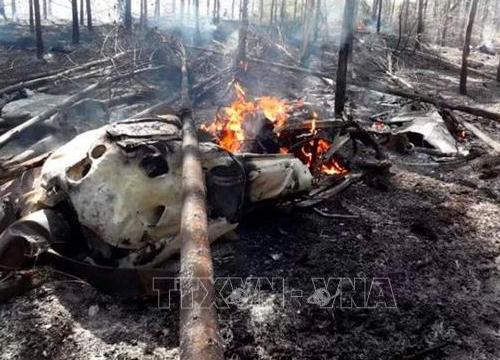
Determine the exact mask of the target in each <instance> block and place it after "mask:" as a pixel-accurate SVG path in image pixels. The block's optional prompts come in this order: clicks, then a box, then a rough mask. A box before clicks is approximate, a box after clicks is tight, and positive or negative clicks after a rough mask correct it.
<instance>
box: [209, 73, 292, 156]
mask: <svg viewBox="0 0 500 360" xmlns="http://www.w3.org/2000/svg"><path fill="white" fill-rule="evenodd" d="M234 90H235V92H236V97H237V99H236V100H235V101H234V102H233V103H232V104H231V106H229V107H226V108H224V109H223V111H222V113H219V114H217V116H216V118H215V121H214V122H213V123H212V124H210V125H206V124H203V125H202V126H201V128H202V129H203V130H205V131H208V132H209V133H211V134H214V135H215V136H217V138H218V143H219V145H220V146H222V147H223V148H224V149H226V150H228V151H231V152H238V151H239V150H240V149H241V146H242V143H243V142H245V141H247V140H251V139H247V134H246V132H245V129H244V127H243V124H244V123H245V121H247V120H249V119H250V117H251V116H252V115H255V114H256V113H257V112H259V111H262V113H263V114H264V116H265V117H266V118H267V119H268V120H270V121H271V122H272V123H274V124H275V127H280V126H283V125H284V124H285V123H286V121H287V119H288V116H289V115H288V112H289V111H290V106H289V105H288V102H287V101H286V100H280V99H278V98H276V97H273V96H264V97H261V98H258V99H257V100H255V101H249V100H247V99H246V92H245V90H244V89H243V87H242V86H241V85H240V84H239V83H238V82H235V84H234Z"/></svg>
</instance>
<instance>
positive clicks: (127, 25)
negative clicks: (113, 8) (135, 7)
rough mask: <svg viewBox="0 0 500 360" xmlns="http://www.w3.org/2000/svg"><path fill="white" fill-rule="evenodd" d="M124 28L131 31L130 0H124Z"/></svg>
mask: <svg viewBox="0 0 500 360" xmlns="http://www.w3.org/2000/svg"><path fill="white" fill-rule="evenodd" d="M124 20H125V29H126V30H127V31H128V32H132V0H125V19H124Z"/></svg>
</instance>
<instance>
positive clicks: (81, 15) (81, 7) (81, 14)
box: [80, 0, 85, 26]
mask: <svg viewBox="0 0 500 360" xmlns="http://www.w3.org/2000/svg"><path fill="white" fill-rule="evenodd" d="M84 1H85V0H80V25H81V26H83V25H85V12H84V10H85V8H84Z"/></svg>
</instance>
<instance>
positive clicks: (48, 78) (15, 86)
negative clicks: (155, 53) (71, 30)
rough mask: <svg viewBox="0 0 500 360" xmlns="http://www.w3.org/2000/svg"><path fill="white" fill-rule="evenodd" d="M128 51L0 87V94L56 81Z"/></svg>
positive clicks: (117, 57) (116, 57)
mask: <svg viewBox="0 0 500 360" xmlns="http://www.w3.org/2000/svg"><path fill="white" fill-rule="evenodd" d="M127 53H128V51H127V52H121V53H119V54H116V55H115V56H113V57H110V58H106V59H99V60H95V61H91V62H88V63H86V64H83V65H80V66H77V67H74V68H71V69H68V70H64V71H61V72H57V73H55V74H53V75H48V76H42V77H38V78H35V79H31V80H28V81H21V82H19V83H16V84H12V85H9V86H6V87H4V88H3V89H0V96H2V95H3V94H8V93H11V92H14V91H17V90H22V89H25V88H31V87H34V86H36V85H40V84H44V83H46V82H48V81H56V80H59V79H63V78H65V77H66V76H68V75H70V74H72V73H74V72H76V71H81V70H86V69H89V68H91V67H93V66H98V65H102V64H105V63H107V62H109V61H113V60H116V59H119V58H120V57H122V56H124V55H125V54H127Z"/></svg>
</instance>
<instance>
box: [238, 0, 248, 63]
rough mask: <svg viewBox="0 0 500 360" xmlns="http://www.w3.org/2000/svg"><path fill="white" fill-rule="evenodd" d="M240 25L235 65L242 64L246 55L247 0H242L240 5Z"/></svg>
mask: <svg viewBox="0 0 500 360" xmlns="http://www.w3.org/2000/svg"><path fill="white" fill-rule="evenodd" d="M240 12H241V25H240V31H239V36H238V54H237V57H236V66H243V65H244V63H245V62H246V57H247V51H246V49H247V33H248V0H243V2H242V5H241V9H240Z"/></svg>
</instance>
